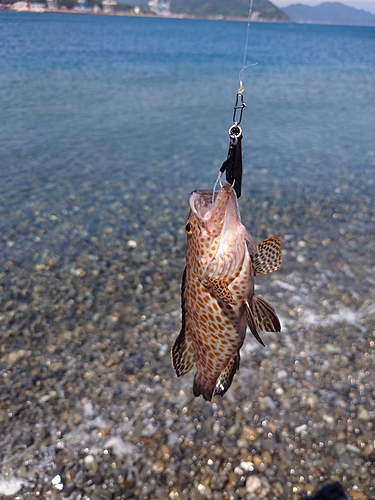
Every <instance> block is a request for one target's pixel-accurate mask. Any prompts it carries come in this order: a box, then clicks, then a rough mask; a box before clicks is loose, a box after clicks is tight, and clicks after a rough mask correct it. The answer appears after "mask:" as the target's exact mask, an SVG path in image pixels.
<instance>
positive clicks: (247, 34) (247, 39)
mask: <svg viewBox="0 0 375 500" xmlns="http://www.w3.org/2000/svg"><path fill="white" fill-rule="evenodd" d="M252 12H253V0H250V4H249V15H248V18H247V28H246V41H245V49H244V53H243V61H242V69H241V71H240V74H239V78H238V79H239V82H240V88H239V89H238V91H240V90H242V92H243V91H244V90H245V87H244V86H243V77H244V73H245V69H246V68H248V67H249V66H253V64H249V66H246V58H247V51H248V47H249V33H250V23H251V14H252Z"/></svg>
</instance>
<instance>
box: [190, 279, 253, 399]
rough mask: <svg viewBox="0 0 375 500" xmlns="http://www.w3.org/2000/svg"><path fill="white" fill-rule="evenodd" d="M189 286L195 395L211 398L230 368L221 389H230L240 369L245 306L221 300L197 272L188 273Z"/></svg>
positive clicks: (244, 327) (244, 329) (244, 330)
mask: <svg viewBox="0 0 375 500" xmlns="http://www.w3.org/2000/svg"><path fill="white" fill-rule="evenodd" d="M189 274H190V276H189ZM186 285H187V286H186V287H185V297H184V299H185V305H186V332H187V334H188V336H189V337H190V339H191V341H192V345H193V349H194V359H195V365H196V368H197V372H196V374H195V379H194V394H195V395H196V396H199V395H200V394H202V395H203V397H204V398H205V399H208V400H211V397H212V394H213V393H214V390H215V386H216V384H217V381H218V379H219V378H220V376H221V374H222V373H223V372H224V373H225V370H226V368H227V367H228V366H229V368H230V369H229V370H227V371H228V373H227V374H226V376H225V380H223V381H221V386H222V387H224V389H221V392H222V391H223V390H224V392H226V390H227V389H228V388H229V386H230V384H231V382H232V379H233V375H234V373H235V372H236V370H237V369H238V365H239V350H240V348H241V346H242V344H243V340H244V337H245V332H246V312H245V305H241V304H240V303H239V305H238V306H233V305H230V304H227V303H225V302H224V301H223V300H220V299H217V298H216V297H215V296H214V295H213V294H212V293H210V292H209V291H208V290H207V289H206V287H205V286H203V285H202V284H201V283H200V281H199V280H198V278H197V276H195V275H194V274H193V273H189V272H188V274H187V280H186ZM226 386H227V387H226ZM224 392H223V393H224ZM215 393H219V390H218V391H216V390H215Z"/></svg>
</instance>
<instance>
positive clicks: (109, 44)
mask: <svg viewBox="0 0 375 500" xmlns="http://www.w3.org/2000/svg"><path fill="white" fill-rule="evenodd" d="M0 30H1V37H0V61H1V63H0V108H1V110H2V112H1V115H2V117H1V120H0V149H1V161H0V175H1V183H0V202H1V208H0V210H1V212H0V214H1V221H2V222H1V223H2V225H3V227H4V228H5V230H4V231H3V233H2V239H3V243H4V248H5V250H3V252H7V251H8V250H7V249H8V248H10V250H9V251H10V252H11V255H14V253H15V251H16V250H17V249H18V250H19V252H20V258H21V259H22V258H23V257H21V255H26V254H27V248H29V249H32V248H34V247H35V244H36V243H35V241H34V239H35V235H34V234H33V232H31V233H30V234H25V230H23V229H20V227H23V226H25V227H30V226H31V224H32V222H33V221H34V219H33V218H32V217H35V213H36V212H38V213H39V212H40V210H42V212H41V213H42V215H43V214H44V215H45V216H46V217H47V218H49V217H50V216H51V215H52V216H57V222H56V223H54V224H51V225H49V226H48V224H45V225H44V226H45V227H43V242H42V243H41V244H43V245H47V247H48V246H49V245H54V248H55V251H57V252H59V251H60V247H59V245H60V243H58V238H56V235H57V234H60V233H61V232H62V233H64V234H70V235H71V236H74V232H75V231H76V229H75V228H76V226H77V225H83V226H84V230H85V231H87V232H88V233H89V234H95V232H96V228H95V225H94V224H92V223H91V222H90V220H91V219H92V218H94V219H95V218H96V219H97V220H101V219H102V218H105V217H106V216H105V215H103V214H104V212H105V211H107V210H110V208H109V207H110V204H111V203H112V202H113V200H117V201H121V200H122V199H123V196H125V195H126V193H132V195H135V198H136V199H137V202H135V203H138V204H136V205H134V206H133V211H132V213H129V214H128V219H127V220H125V221H124V224H125V225H129V224H130V225H131V224H138V223H139V221H141V223H142V224H143V226H144V227H146V228H147V227H148V226H147V224H148V219H147V216H146V215H144V216H142V215H140V211H141V210H143V204H144V203H143V201H142V197H143V199H145V198H147V203H148V206H149V207H151V208H152V209H157V208H158V207H159V206H160V203H164V202H165V200H167V202H168V203H171V206H173V213H174V214H175V216H176V219H174V220H171V221H170V226H169V228H170V231H172V232H173V231H176V230H177V228H176V226H175V224H181V223H182V222H181V221H182V220H183V218H184V217H185V216H186V209H187V204H186V203H187V198H188V195H189V193H190V191H191V190H192V189H196V188H198V187H210V186H212V185H213V182H214V180H215V178H216V175H217V171H218V169H219V167H220V165H221V163H222V162H223V161H224V159H225V158H226V151H227V147H228V136H227V130H228V128H229V126H230V125H231V123H232V107H233V105H234V99H235V94H236V91H237V87H238V74H239V70H240V68H241V65H242V57H243V48H244V41H245V35H246V23H241V22H225V21H220V22H210V21H200V20H197V21H194V20H178V19H151V18H130V17H105V16H87V15H60V14H44V15H38V14H29V13H12V12H1V13H0ZM247 62H248V64H255V63H256V65H254V66H251V67H249V68H248V69H247V70H246V73H245V79H244V84H245V94H244V95H245V102H246V103H247V108H246V110H245V113H244V119H243V123H242V125H243V131H244V141H243V151H244V178H243V184H244V189H243V192H244V195H243V199H244V200H245V202H246V200H251V199H253V198H254V197H258V199H259V200H261V199H262V197H265V196H267V197H270V198H272V197H273V196H276V195H275V193H276V194H277V197H278V200H279V202H278V203H279V204H281V206H280V209H282V208H283V207H282V203H283V201H282V200H283V199H284V200H285V203H287V202H286V198H288V197H290V199H295V197H296V196H300V195H301V196H305V194H306V193H310V196H312V193H313V194H314V195H317V196H318V198H319V197H321V198H323V199H331V200H334V199H335V197H337V196H339V197H340V203H341V202H342V201H344V202H345V203H346V202H347V203H349V204H352V203H353V199H355V200H356V201H355V203H356V204H357V206H356V210H358V211H361V206H362V204H365V205H366V207H367V209H369V208H370V211H371V213H370V215H369V218H366V228H365V227H364V226H363V227H362V229H364V228H365V229H366V230H368V229H369V228H370V229H371V228H372V227H373V222H372V219H371V214H372V210H373V207H372V206H371V204H370V207H369V204H368V202H367V199H368V197H369V198H372V192H373V183H374V179H375V166H374V162H375V134H374V130H375V29H374V28H365V27H364V28H361V27H343V26H314V25H293V24H261V23H258V24H256V23H254V24H252V25H251V29H250V38H249V50H248V59H247ZM275 190H276V191H275ZM362 197H367V198H366V199H365V198H363V201H361V200H362ZM77 200H78V201H77ZM310 202H311V200H306V203H310ZM77 206H80V207H86V208H87V209H88V210H89V211H90V214H91V215H90V216H88V215H87V216H86V215H85V216H82V218H79V210H78V209H77V208H74V210H76V212H74V210H73V209H72V210H73V211H71V210H70V208H71V207H77ZM69 207H70V208H69ZM67 213H69V214H70V215H69V216H68V215H67ZM295 216H296V217H298V214H295ZM348 217H349V218H350V215H348ZM138 219H139V220H138ZM64 221H65V222H69V224H65V225H64ZM310 223H311V221H310ZM42 226H43V224H42ZM8 230H9V231H8ZM150 231H152V229H151V228H150ZM77 238H78V237H77ZM9 239H10V240H11V242H12V243H11V246H10V247H9V244H8V240H9ZM77 245H79V242H78V240H77ZM25 252H26V253H25Z"/></svg>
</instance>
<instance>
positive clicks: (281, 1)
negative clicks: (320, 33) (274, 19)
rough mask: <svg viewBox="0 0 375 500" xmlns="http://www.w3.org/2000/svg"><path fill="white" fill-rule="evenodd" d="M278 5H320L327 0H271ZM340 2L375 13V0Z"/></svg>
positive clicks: (280, 6)
mask: <svg viewBox="0 0 375 500" xmlns="http://www.w3.org/2000/svg"><path fill="white" fill-rule="evenodd" d="M270 1H271V2H272V3H273V4H275V5H276V6H277V7H279V8H282V7H286V6H287V5H292V4H296V3H302V4H304V5H311V6H314V5H319V4H321V3H323V2H324V1H326V0H270ZM337 1H338V2H340V3H343V4H345V5H348V6H349V7H355V8H356V9H360V10H367V12H371V13H372V14H375V0H337Z"/></svg>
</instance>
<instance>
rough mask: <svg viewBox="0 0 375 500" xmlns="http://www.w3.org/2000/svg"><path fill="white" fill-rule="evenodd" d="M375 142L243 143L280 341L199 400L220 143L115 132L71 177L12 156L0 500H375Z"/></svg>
mask: <svg viewBox="0 0 375 500" xmlns="http://www.w3.org/2000/svg"><path fill="white" fill-rule="evenodd" d="M6 14H8V13H6ZM11 15H17V14H13V13H12V14H11ZM51 16H52V15H51ZM56 16H58V15H56ZM65 17H73V16H65ZM91 17H92V16H91ZM74 18H77V19H79V16H74ZM25 19H26V18H25ZM51 19H53V18H51ZM145 21H147V20H143V21H140V22H145ZM151 21H152V22H153V21H155V22H158V20H151ZM77 22H78V21H77ZM86 22H95V23H96V22H100V23H110V22H112V20H111V19H104V20H99V21H95V20H94V21H85V23H86ZM116 22H117V21H116ZM126 22H134V21H132V20H130V21H126ZM137 22H138V21H137ZM147 22H149V20H148V21H147ZM163 22H164V21H163ZM171 22H175V21H171ZM186 22H189V21H186ZM275 29H276V28H275ZM368 78H369V79H368V81H369V82H370V81H372V80H371V78H375V76H374V74H373V73H372V74H371V78H370V77H368ZM362 83H363V82H362ZM363 85H365V83H363ZM369 85H370V84H369ZM366 88H367V89H369V88H370V87H366ZM371 88H373V87H371ZM367 91H368V92H370V90H367ZM372 92H373V90H372ZM191 102H192V103H193V105H194V100H193V96H191ZM25 109H26V108H25ZM103 109H104V108H103ZM163 109H165V108H163ZM51 112H52V111H51ZM106 112H107V111H105V112H104V111H103V116H104V117H106V116H107V115H106V114H105V113H106ZM111 112H112V113H115V110H111ZM157 112H158V110H156V111H155V110H154V113H155V115H153V114H151V115H150V116H151V118H150V120H151V122H152V126H154V124H155V123H156V121H155V120H156V118H155V117H156V116H157ZM15 113H16V112H15ZM230 115H231V113H230V112H229V114H228V116H229V118H230ZM14 116H16V115H14ZM266 116H267V114H266ZM369 116H370V117H371V116H373V115H372V114H371V113H369ZM220 120H221V117H220ZM82 123H83V122H82ZM160 123H162V120H161V121H160ZM174 123H175V122H173V121H172V125H171V126H174ZM222 123H223V121H222V120H221V121H220V125H221V124H222ZM262 126H265V125H261V129H262ZM245 127H246V123H245V125H244V128H245ZM247 127H248V128H247V130H249V128H250V127H249V125H248V126H247ZM221 128H225V127H224V125H223V126H222V127H221ZM368 128H369V130H370V127H368ZM80 130H81V129H80ZM150 130H151V129H150ZM168 130H169V129H168ZM94 132H95V131H94ZM185 132H186V130H185V129H184V133H185ZM224 132H225V130H224ZM54 133H55V131H54V130H53V129H52V130H51V134H54ZM56 133H57V132H56ZM95 133H98V134H99V131H96V132H95ZM155 133H156V132H155ZM191 133H192V134H195V133H196V132H194V131H192V132H191ZM343 134H344V132H343ZM213 135H215V134H213ZM249 135H250V134H248V137H249ZM370 136H371V134H370V133H369V135H368V136H364V138H363V141H364V142H365V145H366V146H367V148H366V147H365V146H363V145H362V144H361V147H363V151H362V153H361V154H362V156H360V160H358V162H357V163H356V164H354V162H353V161H352V160H353V158H352V157H350V155H349V156H345V155H344V153H343V151H344V150H345V148H342V149H340V148H339V146H338V145H337V144H336V143H335V142H334V141H332V149H331V152H330V153H327V155H326V156H323V155H317V157H316V159H313V160H312V161H311V160H309V161H307V160H306V161H305V162H304V163H302V162H301V164H298V161H299V159H300V156H298V154H299V153H298V154H297V153H296V155H297V156H296V158H293V154H292V153H291V151H292V150H293V148H294V145H293V144H292V140H291V142H290V143H285V148H286V149H285V150H283V148H282V147H281V146H280V145H279V144H278V142H277V141H278V139H277V138H276V139H275V142H274V143H272V145H271V144H270V146H269V147H268V148H266V147H264V148H263V146H262V142H261V138H259V142H257V143H255V144H254V145H252V144H250V143H249V144H248V146H246V142H245V146H244V149H245V153H244V155H245V161H244V183H243V194H242V197H241V199H240V200H239V205H240V211H241V215H242V221H243V223H244V225H245V226H246V227H247V229H248V230H249V232H250V233H251V234H252V236H253V238H254V240H255V242H256V243H260V242H261V241H262V240H263V239H265V238H267V237H269V236H280V237H281V238H282V246H283V263H282V266H281V268H280V269H279V270H278V271H277V272H276V273H273V274H270V275H267V276H261V277H257V279H256V293H258V294H260V295H263V296H264V297H265V298H266V299H267V300H268V301H269V302H270V303H271V304H272V305H273V306H274V307H275V309H276V311H277V313H278V316H279V318H280V320H281V324H282V331H281V333H278V334H273V333H268V334H262V338H263V340H264V342H265V344H266V347H262V346H261V345H260V344H258V343H257V342H256V341H255V339H253V338H252V336H251V335H249V334H248V335H247V339H246V341H245V343H244V346H243V348H242V350H241V366H240V370H239V372H238V373H237V375H236V376H235V378H234V382H233V384H232V386H231V388H230V390H229V391H228V393H227V394H226V395H225V396H224V398H220V397H215V398H214V399H213V401H212V403H209V402H207V401H204V400H203V399H202V398H194V396H193V393H192V385H193V373H189V374H187V375H185V376H184V377H181V378H177V377H176V376H175V374H174V371H173V368H172V365H171V360H170V348H171V346H172V344H173V342H174V339H175V338H176V336H177V335H178V333H179V329H180V321H181V315H180V286H181V277H182V273H183V269H184V254H185V242H186V235H185V231H184V223H185V219H186V217H187V215H188V209H189V208H188V198H189V194H190V191H191V190H193V189H196V188H211V187H212V186H213V183H214V181H215V179H216V175H217V171H218V168H219V167H220V164H221V163H220V161H223V160H224V159H225V157H226V148H227V138H226V137H225V134H224V138H223V140H221V142H215V140H216V139H214V140H213V143H212V144H211V145H209V146H207V137H206V136H202V134H200V135H199V137H198V138H196V141H194V144H193V146H191V145H189V143H188V140H187V141H186V143H184V144H182V143H179V142H178V141H177V144H176V145H175V146H173V147H172V146H168V147H169V148H170V149H168V150H165V147H166V145H168V140H169V138H170V137H171V135H170V130H169V135H168V137H167V138H166V139H165V142H162V143H161V146H160V149H159V150H158V153H159V157H158V159H157V160H156V159H155V155H154V154H155V150H154V149H153V148H154V147H155V146H154V144H155V142H156V141H155V136H153V135H152V133H151V132H150V134H149V135H148V136H146V139H142V140H143V143H142V144H143V147H144V148H145V150H144V151H145V152H144V153H142V155H143V156H144V158H143V159H141V160H140V162H139V163H136V158H137V156H136V153H137V154H138V153H139V151H143V150H142V149H140V148H141V143H136V147H137V151H136V152H134V151H130V152H129V151H128V150H125V146H123V143H122V142H121V145H120V142H118V143H115V142H114V141H115V139H116V140H117V138H115V139H109V141H113V142H109V146H108V149H106V148H105V147H104V146H102V145H101V146H100V147H99V146H98V148H97V156H96V160H95V161H91V163H90V162H88V161H87V158H86V157H85V158H84V160H82V159H81V157H80V155H81V154H82V155H83V154H84V153H83V151H85V150H87V148H86V149H85V144H84V141H83V145H82V150H80V151H78V149H77V154H76V152H75V149H74V148H75V147H77V148H78V146H76V144H78V143H79V141H78V139H77V143H75V142H74V141H73V140H72V144H73V146H72V148H73V149H72V151H69V150H68V148H65V145H64V148H65V155H66V156H65V157H64V158H63V159H61V164H64V165H68V164H70V165H73V166H74V173H72V172H73V168H72V171H71V172H70V171H69V170H64V169H62V168H61V169H60V170H59V171H57V170H54V169H53V168H51V169H50V170H48V169H47V170H45V169H44V168H45V165H46V164H48V163H51V165H52V166H54V165H59V164H58V163H53V162H58V161H60V160H57V159H56V160H55V159H53V160H52V157H53V158H58V155H57V154H55V153H56V152H55V150H54V149H53V148H54V146H52V145H50V143H48V141H47V143H46V144H47V146H48V147H50V148H51V152H48V151H44V150H43V153H40V155H39V156H38V157H37V158H36V159H35V149H32V148H30V151H29V150H27V148H26V147H25V146H24V145H23V143H22V144H21V145H18V146H17V145H15V144H13V143H12V144H10V145H8V146H9V151H11V149H12V148H13V151H16V149H15V148H16V147H19V148H20V150H21V153H20V155H19V157H18V159H17V161H16V160H14V161H13V159H12V158H11V154H10V153H9V155H8V156H5V160H4V161H3V166H2V174H3V187H2V188H1V199H2V206H1V211H0V227H1V231H0V377H1V382H0V384H1V385H0V499H4V500H5V499H14V500H23V499H28V500H29V499H30V500H34V499H35V500H37V499H40V498H42V499H54V500H64V499H69V500H112V499H113V500H126V499H136V500H159V499H160V500H164V499H171V500H180V499H183V500H185V499H186V500H205V499H208V500H221V499H224V500H239V499H246V500H265V499H266V500H284V499H285V500H289V499H292V500H302V499H306V498H314V496H315V495H317V494H319V493H318V492H319V490H321V488H323V487H324V486H326V485H332V484H334V483H339V484H337V485H336V490H335V491H336V494H335V495H336V496H331V497H329V498H335V499H336V500H339V499H341V498H345V497H346V498H349V499H362V500H366V499H375V429H374V426H375V368H374V362H375V245H374V234H375V205H374V197H373V190H374V184H375V153H374V151H373V149H375V146H374V145H373V144H372V143H371V137H370ZM20 137H21V134H20ZM129 137H131V136H130V135H129ZM292 137H293V138H294V140H295V141H296V142H297V143H298V137H299V136H298V134H297V133H296V135H293V136H292ZM79 139H80V140H81V138H80V137H79ZM94 139H95V140H97V137H94ZM94 139H93V141H94ZM245 139H246V135H245ZM20 140H21V139H20ZM63 140H64V139H62V141H63ZM65 140H66V139H65ZM279 140H280V141H281V139H279ZM366 141H367V142H366ZM323 143H324V141H323ZM64 144H65V143H64ZM90 144H91V146H92V147H93V144H94V142H92V143H90ZM358 144H359V143H357V145H355V144H354V145H353V146H352V149H353V150H354V151H355V154H357V149H356V148H359V146H358ZM47 146H46V148H47ZM35 147H36V146H35ZM38 147H39V146H38ZM316 147H317V146H316ZM33 148H34V146H33ZM116 148H117V149H116ZM121 148H123V149H121ZM147 148H149V149H150V150H149V151H148V152H147ZM335 148H336V149H335ZM47 149H48V148H47ZM25 151H26V152H25ZM165 151H167V152H166V153H165ZM201 151H204V152H208V153H209V154H208V155H207V156H204V158H203V159H202V154H201ZM215 151H216V152H215ZM332 151H333V153H332ZM121 152H122V153H121ZM170 152H171V154H170ZM340 152H341V153H342V156H339V155H340V154H341V153H340ZM120 153H121V154H122V156H121V154H120ZM167 153H168V154H167ZM198 153H199V156H197V155H198ZM33 155H34V156H33ZM49 155H50V156H49ZM69 155H70V156H69ZM127 155H128V156H127ZM142 155H141V156H142ZM163 155H164V156H163ZM215 155H216V156H215ZM264 155H265V156H264ZM267 155H268V156H267ZM272 155H274V156H272ZM277 155H279V156H277ZM283 155H284V156H283ZM330 155H331V156H330ZM151 157H153V161H154V163H152V162H151V163H150V164H149V165H148V166H147V165H146V163H147V161H149V160H150V158H151ZM286 157H287V158H290V160H288V161H289V163H288V162H287V161H285V158H286ZM338 158H341V159H342V161H341V163H340V162H339V161H338V160H337V159H338ZM67 159H68V160H69V161H67ZM120 159H121V162H122V163H119V162H120ZM198 159H199V161H200V162H201V163H199V161H198ZM335 159H336V160H337V162H338V163H335V161H336V160H335ZM276 160H277V161H278V164H280V165H284V167H283V170H282V171H281V170H280V171H277V170H276V168H274V167H273V165H274V164H273V161H276ZM328 160H330V161H331V163H330V162H329V161H328ZM106 161H107V163H105V162H106ZM126 161H128V162H130V163H131V164H132V165H133V166H132V168H131V169H130V170H128V171H127V172H126V175H124V176H122V174H121V172H122V169H123V168H124V169H125V170H126ZM17 162H18V163H17ZM69 162H70V163H69ZM323 162H325V163H324V164H323ZM16 164H17V168H18V170H13V171H12V170H11V166H12V165H13V167H14V168H16V167H15V166H14V165H16ZM22 165H24V166H25V171H23V170H22V168H21V167H22ZM115 165H118V167H117V170H116V169H115ZM124 165H125V166H124ZM134 165H140V166H139V168H138V170H137V168H136V167H134ZM150 165H151V166H150ZM155 165H156V167H155ZM200 165H204V166H205V165H207V168H206V167H204V169H203V170H202V169H201V167H200ZM317 165H319V166H320V167H319V169H318V168H317ZM5 166H6V168H5ZM26 166H27V168H26ZM123 166H124V167H123ZM193 166H194V169H193ZM31 167H32V168H31ZM66 168H67V169H68V167H66ZM153 168H155V170H152V169H153ZM202 168H203V167H202ZM25 172H26V173H25ZM34 172H40V174H38V175H40V177H39V178H38V180H37V181H36V180H35V179H34V175H36V174H34ZM120 174H121V175H120ZM341 488H342V489H341ZM340 492H341V493H340ZM316 498H328V497H322V496H321V497H316Z"/></svg>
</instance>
